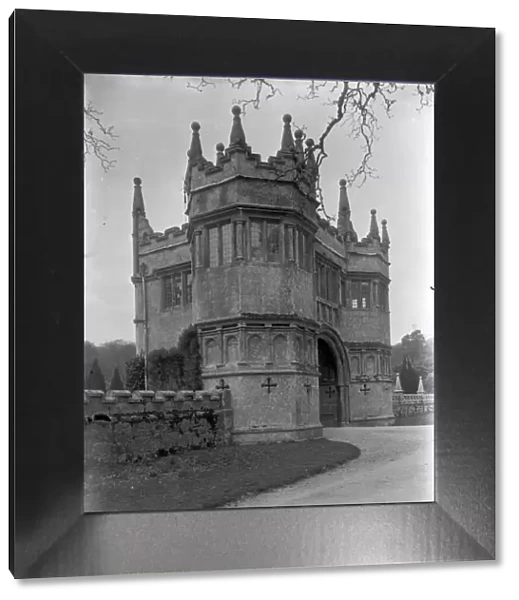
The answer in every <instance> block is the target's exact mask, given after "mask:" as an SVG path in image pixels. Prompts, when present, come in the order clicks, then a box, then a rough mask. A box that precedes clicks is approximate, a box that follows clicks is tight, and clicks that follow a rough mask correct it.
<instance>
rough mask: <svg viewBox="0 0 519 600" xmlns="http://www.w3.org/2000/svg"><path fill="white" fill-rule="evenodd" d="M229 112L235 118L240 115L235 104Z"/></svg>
mask: <svg viewBox="0 0 519 600" xmlns="http://www.w3.org/2000/svg"><path fill="white" fill-rule="evenodd" d="M231 112H232V114H233V115H234V116H235V117H239V116H240V115H241V108H240V107H239V106H238V105H237V104H235V105H234V106H233V107H232V108H231Z"/></svg>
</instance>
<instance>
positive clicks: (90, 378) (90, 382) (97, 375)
mask: <svg viewBox="0 0 519 600" xmlns="http://www.w3.org/2000/svg"><path fill="white" fill-rule="evenodd" d="M85 389H87V390H102V391H103V392H106V381H105V378H104V375H103V373H102V372H101V368H100V367H99V362H98V360H97V358H94V360H93V362H92V366H91V367H90V370H89V371H88V373H87V377H86V381H85Z"/></svg>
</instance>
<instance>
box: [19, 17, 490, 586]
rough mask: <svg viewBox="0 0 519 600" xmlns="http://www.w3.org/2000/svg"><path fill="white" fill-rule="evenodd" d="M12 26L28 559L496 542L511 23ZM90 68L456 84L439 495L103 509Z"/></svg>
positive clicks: (439, 137)
mask: <svg viewBox="0 0 519 600" xmlns="http://www.w3.org/2000/svg"><path fill="white" fill-rule="evenodd" d="M10 33H11V57H10V61H11V63H10V67H11V68H10V77H11V81H10V84H11V85H10V88H11V97H10V122H11V130H10V150H11V164H10V215H11V216H10V219H11V221H10V226H11V230H10V233H11V236H10V244H11V245H10V289H11V313H10V344H11V346H10V350H11V352H10V355H11V357H12V358H11V366H10V369H11V371H10V386H11V388H10V474H11V478H10V525H11V529H10V564H9V568H10V570H11V572H12V573H13V575H14V576H15V577H16V578H29V577H56V576H78V575H101V574H121V573H159V572H172V571H193V570H196V571H203V570H213V571H214V570H221V569H250V568H274V567H276V568H287V567H319V566H346V565H348V566H349V565H361V564H370V565H374V564H390V563H410V562H415V563H416V562H434V561H458V560H491V559H493V558H495V435H494V434H495V396H494V385H495V383H494V372H495V366H494V354H495V347H494V310H495V304H494V274H495V267H494V252H493V249H494V247H495V231H494V223H495V214H494V210H495V209H494V204H495V163H494V161H495V133H494V131H495V130H494V127H495V31H494V30H493V29H491V28H488V29H487V28H463V27H432V26H405V25H370V24H359V23H331V22H309V21H280V20H258V19H231V18H214V17H186V16H182V17H181V16H163V15H136V14H111V13H81V12H59V11H56V12H54V11H33V10H16V11H15V12H14V13H13V14H12V15H11V18H10ZM359 48H362V49H363V51H362V52H359ZM317 49H318V50H317ZM84 73H127V74H130V73H134V74H164V75H166V74H178V75H213V76H218V75H227V76H236V75H247V76H270V77H280V78H318V79H350V80H377V81H378V80H385V81H402V82H427V83H435V84H436V93H435V182H434V185H435V283H434V289H435V322H436V328H435V375H436V413H435V423H436V428H435V432H436V433H435V444H436V450H435V452H436V501H435V502H434V503H427V504H395V505H391V504H384V505H364V506H333V507H304V508H268V509H250V510H243V509H242V510H229V509H227V510H220V511H207V512H183V513H119V514H106V515H105V514H88V515H84V514H83V433H82V432H83V418H82V417H83V401H82V398H83V393H82V383H83V382H82V377H83V372H82V365H83V363H82V352H83V312H82V310H83V168H84V163H83V93H84V92H83V74H84ZM417 201H419V200H417ZM483 246H484V249H483ZM28 344H29V345H30V347H31V357H37V359H36V360H35V359H34V358H32V359H31V361H30V364H27V360H28V359H27V356H26V354H25V352H24V349H26V348H27V345H28ZM58 356H59V357H60V360H59V365H58V361H57V357H58ZM63 356H67V360H66V363H65V364H63V362H62V361H63Z"/></svg>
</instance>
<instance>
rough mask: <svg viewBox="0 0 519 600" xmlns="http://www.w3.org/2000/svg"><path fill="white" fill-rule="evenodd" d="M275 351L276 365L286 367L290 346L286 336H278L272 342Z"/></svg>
mask: <svg viewBox="0 0 519 600" xmlns="http://www.w3.org/2000/svg"><path fill="white" fill-rule="evenodd" d="M272 347H273V350H274V363H275V364H276V365H285V364H287V363H288V344H287V338H286V336H285V335H282V334H278V335H276V337H275V338H274V340H273V341H272Z"/></svg>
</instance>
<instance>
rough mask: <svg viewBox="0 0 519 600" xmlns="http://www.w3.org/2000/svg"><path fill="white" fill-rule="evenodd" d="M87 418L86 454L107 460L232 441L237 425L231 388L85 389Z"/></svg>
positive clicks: (141, 457)
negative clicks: (169, 389) (189, 389)
mask: <svg viewBox="0 0 519 600" xmlns="http://www.w3.org/2000/svg"><path fill="white" fill-rule="evenodd" d="M84 423H85V450H86V456H88V457H89V458H90V459H95V460H99V461H103V462H114V461H116V462H120V461H121V460H122V461H123V462H124V461H128V460H131V461H138V460H142V459H143V458H145V457H153V458H157V457H160V456H167V455H168V454H175V453H177V452H181V451H183V450H194V449H200V448H207V447H212V446H217V445H226V444H232V441H233V429H234V419H233V409H232V407H231V395H230V392H229V391H228V390H225V391H222V390H213V391H205V390H204V391H179V392H173V391H161V392H152V391H136V392H129V391H124V390H123V391H113V392H108V393H107V394H105V393H104V392H102V391H97V390H86V391H85V404H84Z"/></svg>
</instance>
